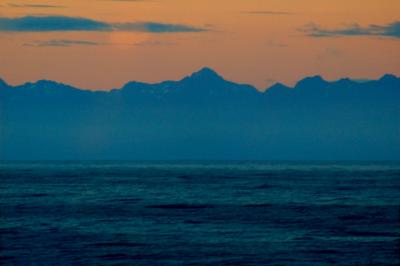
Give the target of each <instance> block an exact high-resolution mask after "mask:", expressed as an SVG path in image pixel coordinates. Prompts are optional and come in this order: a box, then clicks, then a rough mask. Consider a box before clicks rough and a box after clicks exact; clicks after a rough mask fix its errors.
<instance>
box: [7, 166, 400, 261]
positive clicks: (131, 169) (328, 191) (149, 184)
mask: <svg viewBox="0 0 400 266" xmlns="http://www.w3.org/2000/svg"><path fill="white" fill-rule="evenodd" d="M399 206H400V163H376V162H375V163H372V162H370V163H318V162H303V163H300V162H298V163H293V162H280V163H279V162H151V163H150V162H59V163H54V162H47V163H46V162H37V163H33V162H24V163H6V162H2V163H0V218H1V220H0V263H1V264H3V265H80V264H87V265H92V264H97V265H399V264H400V257H399V256H400V255H399V254H400V252H399V248H400V218H399V216H400V209H399Z"/></svg>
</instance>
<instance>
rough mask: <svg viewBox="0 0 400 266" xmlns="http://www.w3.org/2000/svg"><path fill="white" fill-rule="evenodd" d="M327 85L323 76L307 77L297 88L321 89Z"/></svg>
mask: <svg viewBox="0 0 400 266" xmlns="http://www.w3.org/2000/svg"><path fill="white" fill-rule="evenodd" d="M326 83H327V81H325V80H324V79H323V78H322V77H321V76H319V75H316V76H312V77H307V78H304V79H302V80H300V81H299V82H298V83H297V84H296V87H299V88H300V87H320V86H323V85H325V84H326Z"/></svg>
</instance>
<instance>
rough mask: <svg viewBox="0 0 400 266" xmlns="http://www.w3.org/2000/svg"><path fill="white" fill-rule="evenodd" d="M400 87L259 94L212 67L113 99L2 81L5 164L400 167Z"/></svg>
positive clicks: (340, 85) (396, 82)
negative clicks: (335, 162) (299, 162)
mask: <svg viewBox="0 0 400 266" xmlns="http://www.w3.org/2000/svg"><path fill="white" fill-rule="evenodd" d="M399 99H400V79H399V78H397V77H395V76H392V75H385V76H384V77H382V78H381V79H380V80H377V81H369V82H363V83H360V82H355V81H352V80H350V79H342V80H339V81H335V82H327V81H324V80H323V79H322V78H321V77H319V76H316V77H311V78H306V79H304V80H302V81H300V82H298V84H297V85H296V86H295V87H294V88H288V87H286V86H284V85H281V84H276V85H274V86H272V87H271V88H269V89H268V90H266V91H265V92H259V91H257V90H256V89H255V88H253V87H252V86H249V85H242V84H235V83H232V82H229V81H226V80H224V79H223V78H222V77H220V76H219V75H218V74H217V73H215V72H214V71H212V70H211V69H208V68H205V69H202V70H200V71H199V72H196V73H194V74H192V75H191V76H188V77H186V78H184V79H182V80H180V81H166V82H162V83H158V84H145V83H138V82H130V83H128V84H126V85H125V86H124V87H123V88H121V89H115V90H111V91H109V92H104V91H103V92H100V91H96V92H93V91H86V90H79V89H76V88H73V87H70V86H68V85H64V84H59V83H56V82H52V81H38V82H36V83H26V84H24V85H21V86H16V87H11V86H9V85H7V84H6V83H5V82H0V122H1V126H0V130H1V131H0V132H1V133H0V134H1V135H0V159H400V137H399V136H400V104H399Z"/></svg>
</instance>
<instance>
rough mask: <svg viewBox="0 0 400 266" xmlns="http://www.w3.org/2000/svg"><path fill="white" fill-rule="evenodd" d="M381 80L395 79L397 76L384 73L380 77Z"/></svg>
mask: <svg viewBox="0 0 400 266" xmlns="http://www.w3.org/2000/svg"><path fill="white" fill-rule="evenodd" d="M380 80H381V81H396V80H397V77H396V76H395V75H393V74H385V75H383V76H382V77H381V78H380Z"/></svg>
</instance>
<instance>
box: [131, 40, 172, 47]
mask: <svg viewBox="0 0 400 266" xmlns="http://www.w3.org/2000/svg"><path fill="white" fill-rule="evenodd" d="M175 44H176V43H174V42H162V41H143V42H136V43H134V44H133V45H135V46H170V45H175Z"/></svg>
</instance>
